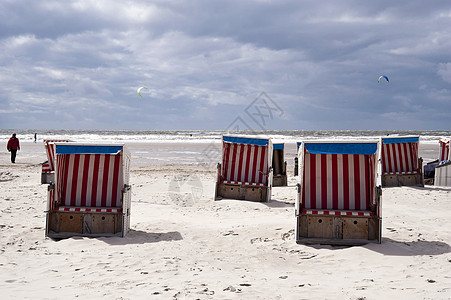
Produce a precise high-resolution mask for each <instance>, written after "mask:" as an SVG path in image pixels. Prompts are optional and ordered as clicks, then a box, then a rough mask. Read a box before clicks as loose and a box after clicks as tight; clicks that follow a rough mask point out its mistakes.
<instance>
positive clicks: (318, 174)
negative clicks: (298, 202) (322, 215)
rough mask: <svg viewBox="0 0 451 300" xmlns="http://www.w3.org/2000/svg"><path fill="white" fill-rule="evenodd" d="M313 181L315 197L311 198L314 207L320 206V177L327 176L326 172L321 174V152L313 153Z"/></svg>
mask: <svg viewBox="0 0 451 300" xmlns="http://www.w3.org/2000/svg"><path fill="white" fill-rule="evenodd" d="M315 168H316V172H315V181H316V187H315V188H316V199H312V200H313V201H315V202H316V207H317V208H320V207H321V196H322V195H321V177H322V176H327V174H321V154H316V155H315Z"/></svg>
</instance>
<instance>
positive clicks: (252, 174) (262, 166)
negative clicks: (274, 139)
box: [221, 136, 272, 185]
mask: <svg viewBox="0 0 451 300" xmlns="http://www.w3.org/2000/svg"><path fill="white" fill-rule="evenodd" d="M222 151H223V152H222V165H221V176H222V179H223V180H226V181H232V182H233V181H238V182H247V183H260V184H265V185H267V184H268V173H269V167H271V164H272V144H271V141H270V140H269V139H260V138H247V137H230V136H224V137H223V149H222Z"/></svg>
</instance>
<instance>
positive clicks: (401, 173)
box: [382, 171, 419, 175]
mask: <svg viewBox="0 0 451 300" xmlns="http://www.w3.org/2000/svg"><path fill="white" fill-rule="evenodd" d="M382 174H383V175H409V174H419V172H418V171H405V172H382Z"/></svg>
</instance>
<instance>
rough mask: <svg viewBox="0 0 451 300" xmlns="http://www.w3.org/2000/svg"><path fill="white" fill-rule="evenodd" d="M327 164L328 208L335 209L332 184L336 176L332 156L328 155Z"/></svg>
mask: <svg viewBox="0 0 451 300" xmlns="http://www.w3.org/2000/svg"><path fill="white" fill-rule="evenodd" d="M323 155H324V154H323ZM326 163H327V207H334V203H333V198H332V192H333V190H332V182H333V179H334V178H333V177H334V174H333V173H332V154H326Z"/></svg>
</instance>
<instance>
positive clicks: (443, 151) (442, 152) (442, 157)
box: [438, 137, 451, 162]
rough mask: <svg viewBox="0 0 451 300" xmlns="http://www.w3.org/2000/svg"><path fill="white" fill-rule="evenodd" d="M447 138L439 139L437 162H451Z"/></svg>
mask: <svg viewBox="0 0 451 300" xmlns="http://www.w3.org/2000/svg"><path fill="white" fill-rule="evenodd" d="M449 140H450V139H449V138H443V137H442V138H440V139H439V155H438V161H439V162H442V161H446V160H451V157H450V154H449Z"/></svg>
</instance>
